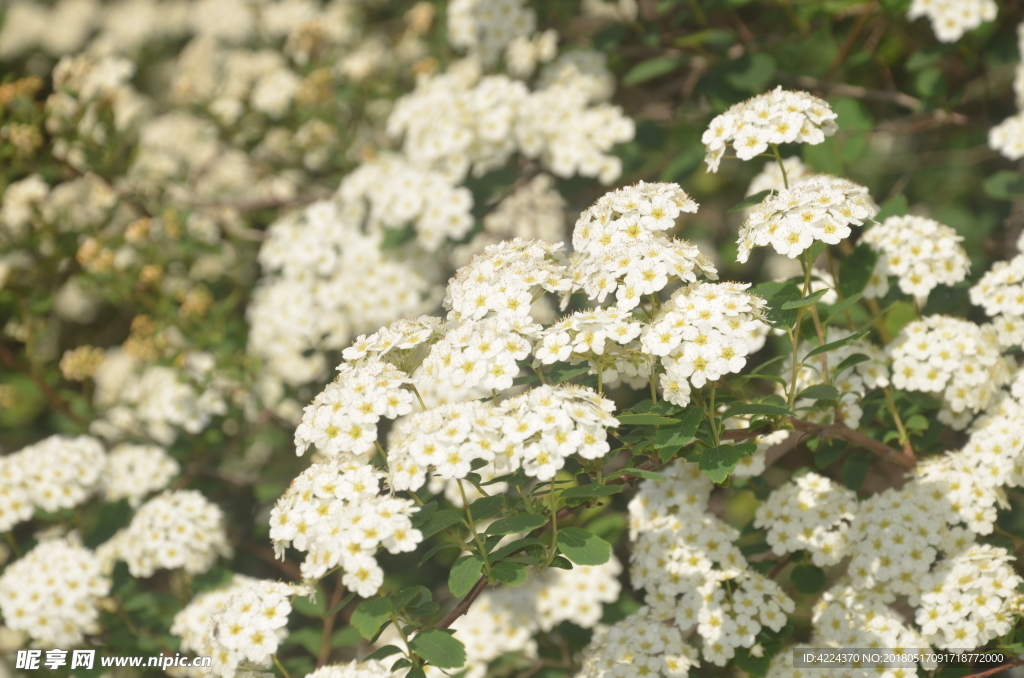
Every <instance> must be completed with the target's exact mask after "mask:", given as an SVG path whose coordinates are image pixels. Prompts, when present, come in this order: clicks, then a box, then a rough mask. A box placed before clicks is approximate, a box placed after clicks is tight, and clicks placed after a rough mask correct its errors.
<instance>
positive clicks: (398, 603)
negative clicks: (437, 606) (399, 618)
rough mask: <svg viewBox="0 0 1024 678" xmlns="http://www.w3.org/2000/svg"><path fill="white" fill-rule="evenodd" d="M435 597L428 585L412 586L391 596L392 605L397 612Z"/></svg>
mask: <svg viewBox="0 0 1024 678" xmlns="http://www.w3.org/2000/svg"><path fill="white" fill-rule="evenodd" d="M433 597H434V596H433V594H432V593H431V592H430V589H428V588H427V587H426V586H410V587H408V588H405V589H402V590H401V591H400V592H399V593H396V594H394V595H392V596H391V607H392V609H394V610H395V612H401V611H402V610H404V609H405V608H407V607H410V606H411V607H417V606H419V605H420V604H421V603H425V602H427V601H428V600H431V599H432V598H433Z"/></svg>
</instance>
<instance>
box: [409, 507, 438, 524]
mask: <svg viewBox="0 0 1024 678" xmlns="http://www.w3.org/2000/svg"><path fill="white" fill-rule="evenodd" d="M419 508H420V510H419V511H416V512H415V513H413V514H412V518H411V521H412V526H413V527H415V528H419V526H420V525H422V524H423V523H425V522H427V521H428V520H430V517H431V516H432V515H434V511H436V510H437V502H436V501H431V502H428V503H426V504H424V505H423V506H420V507H419Z"/></svg>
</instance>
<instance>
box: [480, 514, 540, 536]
mask: <svg viewBox="0 0 1024 678" xmlns="http://www.w3.org/2000/svg"><path fill="white" fill-rule="evenodd" d="M547 522H548V519H547V518H546V517H545V516H542V515H538V514H536V513H524V514H522V515H518V516H512V517H511V518H499V519H498V520H495V521H494V522H493V523H491V524H490V525H489V526H488V527H487V530H486V531H485V533H486V534H518V533H519V532H530V531H531V530H536V529H537V528H538V527H541V526H543V525H546V524H547Z"/></svg>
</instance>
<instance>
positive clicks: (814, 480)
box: [754, 473, 866, 647]
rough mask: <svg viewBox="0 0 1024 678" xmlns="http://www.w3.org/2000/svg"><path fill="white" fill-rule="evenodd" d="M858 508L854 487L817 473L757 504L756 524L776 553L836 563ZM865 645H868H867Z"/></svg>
mask: <svg viewBox="0 0 1024 678" xmlns="http://www.w3.org/2000/svg"><path fill="white" fill-rule="evenodd" d="M856 509H857V495H856V493H854V491H853V490H850V489H847V488H845V487H842V486H840V485H837V484H835V483H833V482H832V481H831V480H830V479H828V478H825V477H824V476H820V475H818V474H817V473H807V474H805V475H802V476H800V477H799V478H796V479H795V480H791V481H790V482H788V483H786V484H785V485H783V486H782V487H780V488H779V489H777V490H775V491H774V492H772V493H771V495H770V496H769V497H768V499H767V501H765V502H764V503H763V504H761V505H760V506H759V507H757V513H756V516H755V518H754V527H758V528H761V527H764V528H766V529H767V531H768V534H767V536H766V541H767V542H768V544H769V545H770V546H771V547H772V552H773V553H775V555H777V556H782V555H785V554H787V553H793V552H796V551H807V552H808V553H810V554H811V558H812V560H813V561H814V564H815V565H818V566H820V567H824V566H826V565H835V564H836V563H838V562H839V561H840V560H842V559H843V558H844V557H846V555H847V549H848V547H849V539H848V537H847V532H848V531H849V528H850V521H852V520H853V517H854V515H855V513H856ZM865 647H866V646H865Z"/></svg>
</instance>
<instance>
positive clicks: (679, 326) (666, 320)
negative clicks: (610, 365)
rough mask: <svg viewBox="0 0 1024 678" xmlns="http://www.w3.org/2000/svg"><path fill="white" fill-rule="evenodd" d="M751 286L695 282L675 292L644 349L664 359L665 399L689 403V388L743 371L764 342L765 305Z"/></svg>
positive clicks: (645, 339)
mask: <svg viewBox="0 0 1024 678" xmlns="http://www.w3.org/2000/svg"><path fill="white" fill-rule="evenodd" d="M749 287H750V285H749V284H740V283H691V284H689V285H686V286H685V287H681V288H679V289H678V290H676V291H675V292H674V293H673V294H672V297H671V298H670V299H669V300H668V301H667V302H666V303H665V304H664V306H663V307H662V311H661V313H660V314H658V315H655V316H654V318H653V319H652V321H651V324H650V325H648V326H647V327H645V328H644V330H643V332H642V334H641V337H640V346H641V350H642V351H643V352H644V353H646V354H648V355H652V356H657V357H659V358H660V359H661V363H662V365H663V366H664V367H665V372H664V374H662V375H661V386H662V389H663V391H664V393H665V399H666V400H668V401H669V402H671V403H674V404H676V405H679V406H686V405H688V404H689V402H690V386H691V385H692V386H693V387H694V388H698V389H699V388H702V387H703V386H704V384H706V383H707V382H709V381H716V380H718V379H720V378H721V377H722V376H724V375H726V374H731V373H733V372H739V371H740V370H741V369H743V366H744V365H746V363H747V355H748V354H749V353H751V352H752V351H753V350H757V349H758V348H760V347H761V346H762V345H763V344H764V338H765V335H766V334H767V330H768V326H767V323H766V322H765V321H764V319H763V316H764V312H765V311H764V308H765V301H764V299H762V298H761V297H758V296H757V295H754V294H750V293H749V292H747V291H746V290H747V289H748V288H749Z"/></svg>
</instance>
